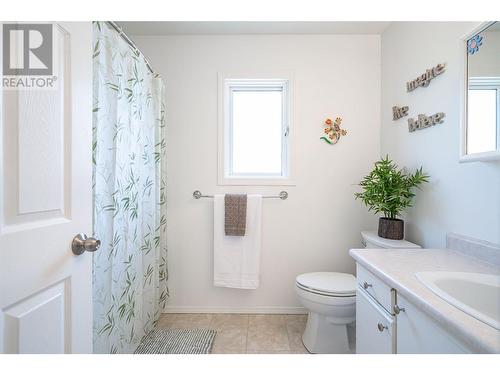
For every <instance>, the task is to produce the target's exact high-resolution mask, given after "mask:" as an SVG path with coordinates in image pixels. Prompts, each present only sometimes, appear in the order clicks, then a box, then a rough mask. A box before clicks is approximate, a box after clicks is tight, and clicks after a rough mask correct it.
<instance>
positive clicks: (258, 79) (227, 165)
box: [217, 73, 294, 185]
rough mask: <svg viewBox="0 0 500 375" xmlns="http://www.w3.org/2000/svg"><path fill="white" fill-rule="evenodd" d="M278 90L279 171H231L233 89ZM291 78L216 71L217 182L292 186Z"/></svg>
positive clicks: (223, 183)
mask: <svg viewBox="0 0 500 375" xmlns="http://www.w3.org/2000/svg"><path fill="white" fill-rule="evenodd" d="M245 89H252V91H254V90H255V91H260V90H262V91H264V90H265V91H268V90H272V89H276V90H279V91H281V92H282V106H281V108H282V136H281V173H280V175H277V174H267V175H266V174H265V173H258V174H256V173H248V174H234V173H233V169H232V168H233V166H232V162H233V157H232V156H233V144H232V129H233V124H232V100H233V93H234V92H235V91H245ZM291 129H292V79H291V77H290V76H289V75H284V74H272V75H270V74H269V73H267V74H252V75H249V74H238V75H235V74H231V75H229V74H221V73H219V120H218V133H219V135H218V140H219V143H218V147H217V148H218V185H294V182H293V180H292V173H291V144H292V141H291V135H292V132H291Z"/></svg>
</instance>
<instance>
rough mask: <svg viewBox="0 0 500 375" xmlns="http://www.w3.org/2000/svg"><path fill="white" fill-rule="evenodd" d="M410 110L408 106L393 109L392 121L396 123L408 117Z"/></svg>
mask: <svg viewBox="0 0 500 375" xmlns="http://www.w3.org/2000/svg"><path fill="white" fill-rule="evenodd" d="M408 109H409V108H408V106H407V105H405V106H404V107H398V106H394V107H392V120H393V121H396V120H399V119H400V118H403V117H405V116H408Z"/></svg>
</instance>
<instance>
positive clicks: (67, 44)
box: [0, 22, 92, 353]
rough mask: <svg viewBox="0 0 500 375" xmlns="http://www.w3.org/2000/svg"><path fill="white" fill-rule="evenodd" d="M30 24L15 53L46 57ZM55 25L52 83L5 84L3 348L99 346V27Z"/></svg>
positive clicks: (0, 130) (0, 115) (1, 99)
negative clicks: (78, 240)
mask: <svg viewBox="0 0 500 375" xmlns="http://www.w3.org/2000/svg"><path fill="white" fill-rule="evenodd" d="M21 25H22V24H21ZM2 26H3V24H2ZM23 27H24V29H23ZM23 27H20V28H19V29H18V30H17V33H16V30H14V32H11V31H9V34H10V35H9V37H8V38H7V37H5V38H2V36H3V35H1V36H0V43H2V42H1V41H2V40H3V41H6V40H10V42H9V43H10V47H11V49H10V58H11V60H10V61H13V60H15V61H14V63H15V64H17V65H18V66H23V67H24V68H25V67H26V66H28V65H27V64H29V66H30V68H31V65H32V64H33V66H38V67H40V66H42V67H44V66H45V67H46V65H45V63H46V61H42V60H43V59H42V58H41V57H40V56H41V55H40V54H39V57H40V59H42V60H40V59H38V57H36V53H39V51H38V52H36V51H35V52H32V51H31V48H33V49H36V48H37V47H38V46H39V45H40V43H44V42H46V41H47V40H45V41H44V39H43V37H42V38H41V37H40V35H43V34H41V33H40V34H37V32H33V33H31V31H30V30H29V29H26V27H27V25H25V26H23ZM2 30H5V29H4V28H3V27H1V28H0V32H2V33H3V31H2ZM51 30H52V36H53V39H52V40H53V47H54V53H53V59H52V60H53V61H52V62H53V69H54V71H53V72H52V74H53V76H52V77H56V79H55V80H54V81H55V84H54V88H53V89H21V90H11V89H9V90H6V89H2V90H0V155H1V163H0V353H91V352H92V289H91V288H92V275H91V270H92V268H91V267H92V255H91V254H82V255H80V256H75V255H73V253H72V251H71V240H72V238H73V237H74V236H75V234H77V233H80V232H83V233H87V234H91V231H92V155H91V152H92V27H91V23H90V22H86V23H58V24H53V27H52V28H51ZM15 34H17V37H16V35H15ZM19 35H24V37H19ZM31 35H34V37H35V38H34V39H33V40H31V39H30V38H31ZM16 38H18V39H17V40H18V41H17V42H15V43H13V42H12V41H13V40H16ZM23 40H24V42H23ZM27 41H28V43H25V42H27ZM27 48H28V50H27ZM0 51H2V49H1V46H0ZM13 56H14V57H13ZM16 56H17V57H16ZM12 59H13V60H12ZM16 59H17V60H16ZM4 61H5V60H4ZM32 83H34V81H32Z"/></svg>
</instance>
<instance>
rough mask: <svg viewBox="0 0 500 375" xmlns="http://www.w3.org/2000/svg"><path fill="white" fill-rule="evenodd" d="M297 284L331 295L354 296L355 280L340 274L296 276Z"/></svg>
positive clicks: (319, 273)
mask: <svg viewBox="0 0 500 375" xmlns="http://www.w3.org/2000/svg"><path fill="white" fill-rule="evenodd" d="M297 284H299V285H301V286H303V287H305V288H307V289H310V290H312V291H318V292H322V293H328V294H331V295H344V296H354V295H356V278H355V277H354V276H353V275H351V274H348V273H341V272H311V273H304V274H302V275H299V276H297Z"/></svg>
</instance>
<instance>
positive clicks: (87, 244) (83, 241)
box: [71, 233, 101, 255]
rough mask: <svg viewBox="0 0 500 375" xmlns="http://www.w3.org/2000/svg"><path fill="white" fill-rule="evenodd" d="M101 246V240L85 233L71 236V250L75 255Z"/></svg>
mask: <svg viewBox="0 0 500 375" xmlns="http://www.w3.org/2000/svg"><path fill="white" fill-rule="evenodd" d="M100 246H101V241H100V240H98V239H96V238H94V237H87V235H86V234H83V233H78V234H77V235H76V236H75V237H73V241H72V242H71V250H72V251H73V254H75V255H81V254H83V253H84V252H86V251H90V252H94V251H96V250H97V249H99V247H100Z"/></svg>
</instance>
